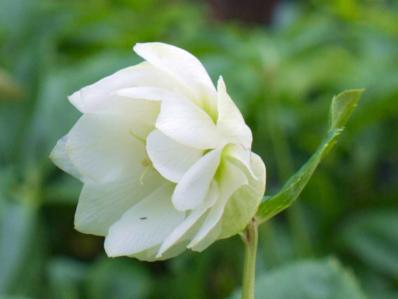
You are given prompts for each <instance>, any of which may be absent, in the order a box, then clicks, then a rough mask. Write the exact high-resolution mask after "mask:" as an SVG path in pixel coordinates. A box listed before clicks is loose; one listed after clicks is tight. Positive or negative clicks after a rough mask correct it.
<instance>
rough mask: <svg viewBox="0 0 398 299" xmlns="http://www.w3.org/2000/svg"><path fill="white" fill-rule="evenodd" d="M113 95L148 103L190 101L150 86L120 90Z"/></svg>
mask: <svg viewBox="0 0 398 299" xmlns="http://www.w3.org/2000/svg"><path fill="white" fill-rule="evenodd" d="M115 94H116V95H118V96H121V97H124V98H130V99H143V100H148V101H183V102H184V101H188V102H189V101H190V100H189V98H187V97H186V96H184V95H183V94H180V93H178V92H174V91H172V90H169V89H166V88H161V87H152V86H138V87H128V88H122V89H119V90H117V91H115Z"/></svg>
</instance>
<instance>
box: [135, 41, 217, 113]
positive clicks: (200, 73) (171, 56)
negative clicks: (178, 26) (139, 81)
mask: <svg viewBox="0 0 398 299" xmlns="http://www.w3.org/2000/svg"><path fill="white" fill-rule="evenodd" d="M134 51H135V52H136V53H137V54H138V55H140V56H141V57H142V58H144V59H145V60H146V61H148V62H149V63H151V64H153V65H154V66H156V67H158V68H159V69H161V70H162V71H164V72H167V73H168V74H170V76H173V77H174V78H176V80H178V81H179V82H181V83H182V84H183V85H185V87H186V88H187V89H189V90H190V91H191V93H192V95H193V97H194V98H195V99H196V101H203V100H204V99H214V98H215V88H214V85H213V83H212V82H211V79H210V77H209V75H208V74H207V72H206V70H205V68H204V67H203V65H202V64H201V63H200V61H199V60H198V59H197V58H196V57H195V56H193V55H192V54H191V53H189V52H187V51H185V50H183V49H181V48H178V47H175V46H172V45H168V44H164V43H158V42H154V43H143V44H136V45H135V46H134ZM208 104H210V105H214V104H215V103H214V104H212V103H211V102H210V101H209V103H208ZM213 108H214V109H215V108H216V107H215V105H214V107H212V109H213ZM215 111H216V110H215Z"/></svg>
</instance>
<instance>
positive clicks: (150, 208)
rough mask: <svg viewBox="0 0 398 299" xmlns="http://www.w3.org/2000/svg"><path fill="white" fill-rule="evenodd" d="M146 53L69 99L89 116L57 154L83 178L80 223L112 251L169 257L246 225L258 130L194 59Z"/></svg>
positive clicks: (166, 48) (151, 47)
mask: <svg viewBox="0 0 398 299" xmlns="http://www.w3.org/2000/svg"><path fill="white" fill-rule="evenodd" d="M134 50H135V52H136V53H137V54H138V55H139V56H141V57H142V58H143V59H145V62H142V63H140V64H138V65H135V66H132V67H128V68H125V69H122V70H120V71H118V72H116V73H114V74H113V75H111V76H109V77H106V78H104V79H102V80H100V81H98V82H96V83H94V84H92V85H89V86H86V87H84V88H82V89H81V90H79V91H77V92H75V93H74V94H73V95H72V96H70V97H69V99H70V101H71V102H72V104H73V105H74V106H75V107H76V108H77V109H78V110H80V112H82V113H83V115H82V116H81V117H80V119H79V120H78V121H77V123H76V124H75V125H74V127H73V128H72V129H71V131H70V132H69V133H68V134H67V135H66V136H65V137H63V138H62V139H60V140H59V141H58V143H57V145H56V146H55V148H54V150H53V151H52V153H51V158H52V159H53V161H54V163H55V164H56V165H57V166H59V167H60V168H62V169H63V170H64V171H66V172H68V173H70V174H71V175H73V176H75V177H77V178H78V179H80V180H81V181H82V182H83V183H84V186H83V190H82V192H81V195H80V199H79V203H78V206H77V210H76V215H75V226H76V229H77V230H79V231H81V232H83V233H88V234H94V235H99V236H106V238H105V250H106V253H107V254H108V256H112V257H115V256H124V255H126V256H133V257H136V258H138V259H142V260H157V259H166V258H170V257H172V256H175V255H177V254H179V253H181V252H182V251H184V250H185V249H186V248H190V249H192V250H195V251H201V250H203V249H205V248H206V247H208V246H209V245H210V244H212V243H213V242H214V241H216V240H217V239H221V238H227V237H230V236H232V235H235V234H237V233H239V232H240V231H242V230H243V229H244V227H245V226H246V224H247V223H248V222H249V221H250V219H251V218H252V217H253V216H254V214H255V212H256V209H257V207H258V204H259V202H260V199H261V198H262V196H263V194H264V189H265V167H264V163H263V161H262V160H261V158H260V157H258V156H257V155H256V154H254V153H252V152H251V143H252V134H251V131H250V129H249V128H248V127H247V125H246V124H245V122H244V120H243V117H242V115H241V113H240V112H239V110H238V108H237V107H236V106H235V104H234V103H233V101H232V100H231V99H230V97H229V96H228V94H227V91H226V88H225V85H224V82H223V80H222V78H220V79H219V80H218V85H217V89H216V88H215V87H214V85H213V83H212V81H211V79H210V78H209V76H208V74H207V72H206V70H205V69H204V67H203V66H202V64H201V63H200V62H199V60H198V59H196V58H195V57H194V56H193V55H191V54H190V53H188V52H186V51H185V50H182V49H180V48H177V47H175V46H171V45H167V44H163V43H145V44H137V45H136V46H135V47H134Z"/></svg>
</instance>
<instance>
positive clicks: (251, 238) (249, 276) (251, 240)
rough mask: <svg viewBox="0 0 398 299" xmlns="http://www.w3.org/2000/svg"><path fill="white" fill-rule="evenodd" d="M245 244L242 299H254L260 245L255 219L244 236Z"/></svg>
mask: <svg viewBox="0 0 398 299" xmlns="http://www.w3.org/2000/svg"><path fill="white" fill-rule="evenodd" d="M242 239H243V243H244V244H245V257H244V266H243V280H242V299H254V286H255V280H256V255H257V243H258V227H257V222H256V219H255V218H253V219H252V221H250V223H249V225H248V226H247V227H246V229H245V231H244V233H243V236H242Z"/></svg>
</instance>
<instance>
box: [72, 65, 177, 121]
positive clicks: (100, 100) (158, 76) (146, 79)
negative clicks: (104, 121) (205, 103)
mask: <svg viewBox="0 0 398 299" xmlns="http://www.w3.org/2000/svg"><path fill="white" fill-rule="evenodd" d="M134 86H153V87H163V88H166V89H169V90H173V91H175V92H183V88H181V85H180V84H179V83H178V82H177V81H176V80H175V79H173V78H172V77H170V76H169V75H168V74H167V73H164V72H163V71H161V70H160V69H158V68H156V67H154V66H152V65H151V64H149V63H147V62H143V63H140V64H138V65H135V66H131V67H128V68H124V69H122V70H119V71H117V72H115V73H114V74H112V75H110V76H108V77H105V78H103V79H101V80H99V81H97V82H95V83H93V84H91V85H88V86H86V87H83V88H82V89H80V90H79V91H77V92H75V93H74V94H72V95H71V96H70V97H69V100H70V101H71V103H72V104H73V105H74V106H75V107H76V108H77V109H78V110H79V111H81V112H83V113H93V112H96V111H98V109H99V107H101V106H102V105H104V103H106V102H107V101H108V100H109V97H111V96H112V94H113V93H114V92H115V91H117V90H119V89H123V88H128V87H134Z"/></svg>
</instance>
